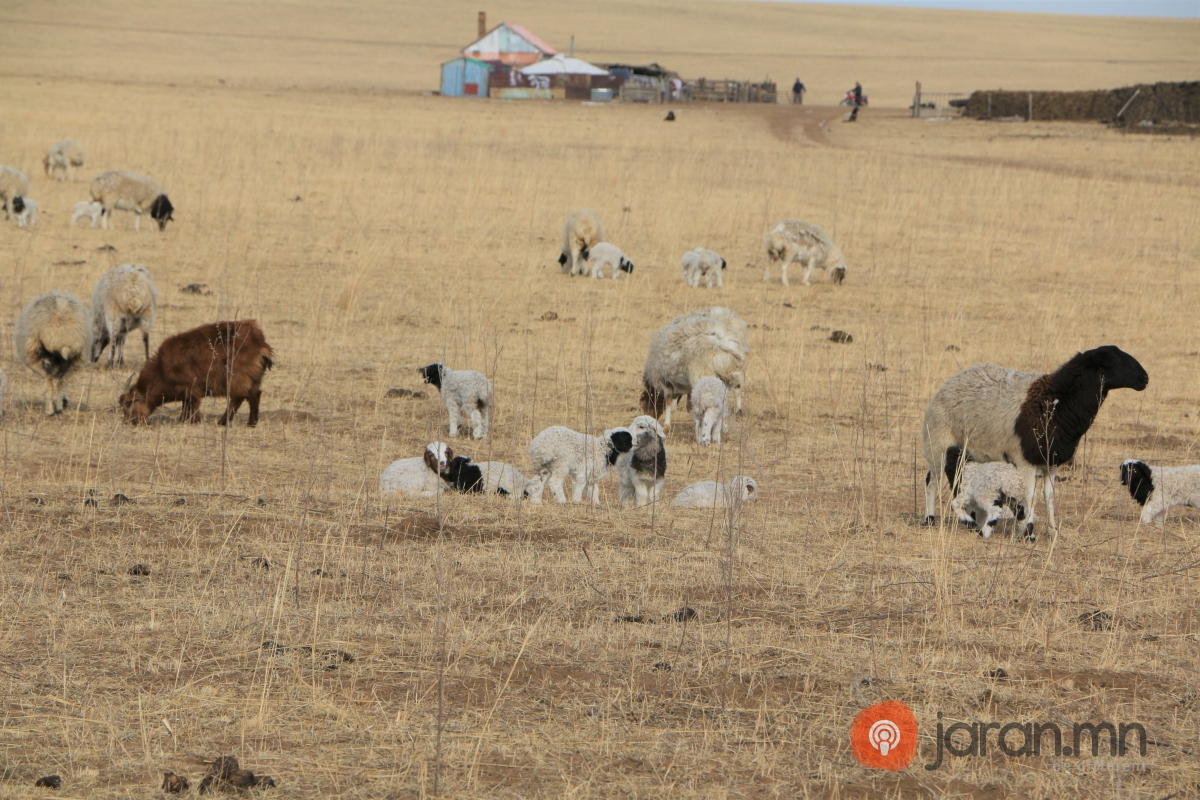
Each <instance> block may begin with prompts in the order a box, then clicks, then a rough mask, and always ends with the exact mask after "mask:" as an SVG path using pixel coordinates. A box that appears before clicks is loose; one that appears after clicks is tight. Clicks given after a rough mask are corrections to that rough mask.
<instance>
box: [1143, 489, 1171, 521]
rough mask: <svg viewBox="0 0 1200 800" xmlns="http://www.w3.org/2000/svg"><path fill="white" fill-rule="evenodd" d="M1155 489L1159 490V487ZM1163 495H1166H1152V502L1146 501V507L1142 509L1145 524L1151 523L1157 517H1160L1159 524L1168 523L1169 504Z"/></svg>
mask: <svg viewBox="0 0 1200 800" xmlns="http://www.w3.org/2000/svg"><path fill="white" fill-rule="evenodd" d="M1155 490H1156V491H1159V489H1158V487H1155ZM1163 497H1165V495H1163V496H1159V497H1152V498H1151V499H1150V502H1148V503H1146V507H1145V508H1143V509H1142V524H1143V525H1149V524H1151V523H1152V522H1154V518H1155V517H1160V519H1159V520H1158V524H1159V525H1166V524H1167V504H1166V502H1165V500H1164V499H1163Z"/></svg>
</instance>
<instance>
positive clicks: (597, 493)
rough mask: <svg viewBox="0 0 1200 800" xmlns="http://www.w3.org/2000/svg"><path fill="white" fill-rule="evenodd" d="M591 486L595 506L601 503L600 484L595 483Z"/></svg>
mask: <svg viewBox="0 0 1200 800" xmlns="http://www.w3.org/2000/svg"><path fill="white" fill-rule="evenodd" d="M589 488H590V489H591V492H590V494H591V500H592V505H594V506H598V505H600V484H598V483H593V484H592V485H591V486H590V487H589Z"/></svg>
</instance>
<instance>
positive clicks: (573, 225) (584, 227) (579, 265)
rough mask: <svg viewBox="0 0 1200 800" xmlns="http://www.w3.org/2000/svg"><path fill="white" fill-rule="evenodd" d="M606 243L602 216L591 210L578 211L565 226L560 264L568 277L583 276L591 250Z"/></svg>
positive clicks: (569, 218) (559, 258)
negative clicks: (601, 222) (601, 221)
mask: <svg viewBox="0 0 1200 800" xmlns="http://www.w3.org/2000/svg"><path fill="white" fill-rule="evenodd" d="M602 241H604V226H603V225H601V224H600V215H599V214H597V213H596V212H595V211H592V210H591V209H586V208H585V209H583V210H581V211H576V212H575V213H574V214H572V215H571V216H569V217H567V221H566V222H565V223H564V224H563V240H562V253H561V254H560V255H559V257H558V263H559V265H560V266H561V267H562V271H563V272H564V273H566V274H568V275H582V274H583V273H584V268H585V267H586V265H587V260H588V257H589V255H590V253H591V248H593V247H595V246H596V245H597V244H599V243H600V242H602Z"/></svg>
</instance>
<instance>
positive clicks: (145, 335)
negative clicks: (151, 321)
mask: <svg viewBox="0 0 1200 800" xmlns="http://www.w3.org/2000/svg"><path fill="white" fill-rule="evenodd" d="M142 347H143V348H145V350H146V360H147V361H149V360H150V331H146V330H144V331H142Z"/></svg>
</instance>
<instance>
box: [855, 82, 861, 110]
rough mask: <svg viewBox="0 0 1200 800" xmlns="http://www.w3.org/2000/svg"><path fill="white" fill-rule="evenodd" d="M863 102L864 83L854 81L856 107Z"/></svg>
mask: <svg viewBox="0 0 1200 800" xmlns="http://www.w3.org/2000/svg"><path fill="white" fill-rule="evenodd" d="M862 104H863V102H862V84H861V83H859V82H858V81H855V82H854V107H855V108H858V107H859V106H861V105H862Z"/></svg>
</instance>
